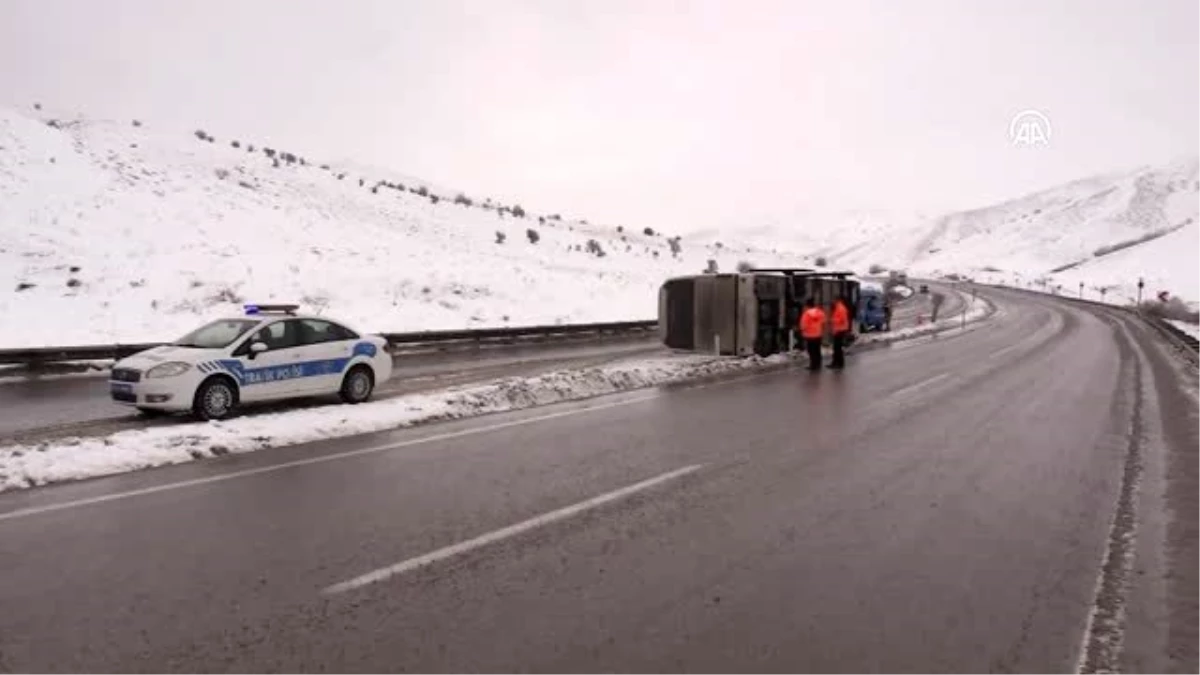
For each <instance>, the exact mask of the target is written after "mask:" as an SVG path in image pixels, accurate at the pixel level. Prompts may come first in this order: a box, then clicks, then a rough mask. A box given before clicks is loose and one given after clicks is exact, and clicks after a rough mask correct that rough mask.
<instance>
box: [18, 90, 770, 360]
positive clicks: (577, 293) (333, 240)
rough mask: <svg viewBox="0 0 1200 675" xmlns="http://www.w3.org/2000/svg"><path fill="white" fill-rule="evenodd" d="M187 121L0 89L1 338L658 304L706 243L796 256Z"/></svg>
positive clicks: (391, 326)
mask: <svg viewBox="0 0 1200 675" xmlns="http://www.w3.org/2000/svg"><path fill="white" fill-rule="evenodd" d="M51 123H52V124H53V126H51ZM202 135H203V136H205V137H206V138H207V137H210V136H208V135H207V134H202ZM200 136H201V135H199V134H196V133H194V132H193V131H189V130H178V129H176V130H164V129H156V128H155V127H154V126H153V123H152V121H148V120H147V121H145V123H142V122H140V121H139V122H137V123H136V124H135V121H133V120H125V121H95V120H91V121H88V120H71V119H70V118H69V117H67V116H63V115H51V114H49V113H47V112H45V111H25V112H18V111H15V110H12V109H3V108H0V284H4V286H0V319H2V323H3V325H4V331H3V332H2V333H0V347H15V346H26V345H30V346H32V345H45V344H53V345H69V344H94V343H109V342H113V341H153V340H162V339H173V338H175V337H178V336H179V335H181V334H183V333H184V332H186V331H187V330H190V329H191V328H192V327H194V326H195V325H196V324H197V323H198V322H200V321H202V320H204V319H206V318H207V317H210V316H213V315H219V314H223V313H227V312H230V311H234V312H236V311H240V305H239V303H241V302H242V301H245V302H268V301H276V302H281V301H298V302H301V303H303V304H304V305H306V306H307V307H313V308H317V309H321V308H324V311H325V312H327V313H328V314H330V315H333V316H337V317H339V318H342V319H344V320H346V321H349V322H352V323H353V324H355V325H358V326H360V327H362V328H363V329H365V330H376V331H404V330H424V329H439V328H463V327H481V326H501V325H527V324H542V323H556V322H564V323H567V322H585V321H607V320H613V321H617V320H629V319H637V318H653V317H654V316H655V315H656V312H657V290H658V287H659V285H660V284H661V283H662V281H663V280H664V279H665V278H667V277H668V276H671V275H675V274H692V273H698V272H700V271H701V270H703V269H704V268H705V266H706V263H707V260H708V259H710V258H715V259H717V260H718V262H719V265H720V268H721V269H723V270H728V269H732V268H733V267H734V266H736V264H737V262H738V261H739V260H740V259H743V258H750V259H753V260H755V261H756V262H759V263H778V264H786V263H789V262H793V261H789V260H787V259H786V258H784V257H780V256H773V255H772V254H770V253H769V252H767V251H753V250H747V249H745V248H744V247H743V248H741V249H740V250H734V249H733V247H728V246H726V247H722V248H720V249H716V248H713V247H708V246H704V245H701V244H698V243H693V242H691V241H688V240H684V241H682V242H680V244H679V247H680V250H679V253H678V256H675V255H674V254H673V252H672V246H671V243H670V242H669V236H670V233H666V234H664V233H659V232H654V233H653V234H652V235H647V234H645V233H644V232H643V231H641V230H639V231H636V232H633V231H625V230H624V228H621V229H620V230H619V229H618V228H617V227H616V226H611V225H596V224H591V225H589V224H587V223H585V222H569V221H564V220H558V219H555V218H552V217H551V216H552V215H553V214H542V215H539V214H537V213H536V212H535V210H534V208H533V207H535V206H536V205H533V204H526V205H523V206H524V210H525V211H527V214H526V216H525V217H523V218H522V217H517V216H516V215H514V213H513V212H514V211H515V210H516V209H515V208H514V207H515V206H516V205H513V204H506V205H500V204H490V205H485V203H486V202H487V199H486V198H485V197H481V196H479V195H472V199H473V202H474V205H473V206H466V205H463V204H456V203H454V198H455V196H456V195H457V193H456V192H451V191H449V190H445V189H442V188H438V187H433V186H430V185H428V184H425V183H419V182H418V181H416V180H415V179H407V178H405V177H404V176H403V175H402V174H399V173H389V172H386V171H384V170H376V169H373V168H370V167H363V166H359V165H353V164H351V163H349V162H330V163H325V162H323V161H322V160H321V159H319V158H307V157H303V156H302V153H301V152H300V151H299V149H292V151H291V152H293V153H296V154H297V155H300V156H299V157H295V158H294V161H287V160H286V159H281V160H280V161H276V160H275V159H272V157H269V156H268V155H267V154H266V148H264V147H263V146H262V145H261V144H258V143H256V141H255V139H246V138H242V139H233V138H217V139H214V140H212V141H207V140H203V139H202V138H201V137H200ZM235 140H237V141H238V146H239V147H236V148H235V147H233V142H234V141H235ZM272 150H273V154H274V155H275V157H276V158H282V157H283V156H284V153H285V151H284V150H282V149H278V148H274V149H272ZM288 154H291V153H288ZM381 182H382V183H383V184H380V183H381ZM418 191H420V192H426V191H429V195H428V196H423V195H422V194H419V193H418ZM435 200H436V203H434V202H435ZM502 208H503V209H504V210H503V211H502V210H501V209H502ZM531 232H532V234H530V233H531ZM500 235H503V236H504V241H503V243H497V242H498V237H499V236H500ZM534 238H536V243H535V242H534V241H531V239H534ZM589 242H594V244H592V249H591V251H589ZM597 247H598V248H597Z"/></svg>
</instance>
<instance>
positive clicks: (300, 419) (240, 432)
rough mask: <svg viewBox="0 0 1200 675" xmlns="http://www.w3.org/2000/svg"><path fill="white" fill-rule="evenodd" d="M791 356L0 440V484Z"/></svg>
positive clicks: (900, 334) (397, 423)
mask: <svg viewBox="0 0 1200 675" xmlns="http://www.w3.org/2000/svg"><path fill="white" fill-rule="evenodd" d="M991 312H992V308H991V307H990V305H988V304H987V303H986V302H984V301H982V300H979V301H977V302H975V303H974V305H973V306H972V307H971V308H970V309H969V310H968V311H967V316H966V320H967V322H968V323H973V322H975V321H978V320H980V319H982V318H984V317H986V316H988V315H989V314H991ZM961 322H962V317H961V315H955V316H953V317H947V318H944V319H942V320H941V321H938V322H936V323H928V324H924V325H921V326H912V327H909V328H904V329H901V330H896V331H892V332H889V333H878V334H871V335H865V336H862V337H861V338H860V340H859V341H860V343H862V344H863V345H869V344H873V343H889V342H894V341H896V340H903V339H908V338H914V337H919V336H921V335H927V334H929V333H935V332H939V331H944V330H947V329H951V328H953V327H954V326H956V325H958V324H960V323H961ZM851 353H853V350H852V352H851ZM792 358H799V359H803V358H804V357H803V353H802V352H799V351H797V352H793V354H792V355H791V356H788V355H783V354H777V355H775V356H771V357H768V358H761V357H757V356H754V357H748V358H742V357H717V356H711V355H702V354H694V355H672V356H664V357H660V358H654V359H642V360H631V361H625V362H620V363H616V364H612V365H607V366H602V367H595V368H583V369H575V370H561V371H555V372H551V373H546V374H543V375H538V376H535V377H529V378H509V379H504V380H499V381H497V382H494V383H490V384H486V385H476V386H471V387H464V388H457V389H449V390H444V391H440V392H433V393H425V394H411V395H407V396H400V397H396V398H390V399H385V400H380V401H375V402H372V403H367V404H364V405H359V406H346V405H329V406H324V407H318V408H308V409H303V410H293V411H288V412H281V413H272V414H263V415H254V416H247V417H240V418H237V419H232V420H228V421H225V422H210V423H200V422H196V423H185V424H179V425H172V426H166V427H154V428H149V429H134V430H129V431H122V432H118V433H115V434H112V435H109V436H104V437H94V438H68V439H59V440H55V441H51V442H44V443H38V444H29V445H13V446H7V447H0V492H4V491H7V490H14V489H20V488H29V487H35V486H38V485H46V484H49V483H58V482H63V481H70V480H79V479H83V478H92V477H96V476H105V475H110V474H116V473H122V472H126V471H134V470H137V469H145V468H150V467H155V466H164V465H168V464H179V463H182V462H189V461H192V460H197V459H203V458H205V457H216V456H221V455H226V454H230V453H245V452H254V451H255V450H261V449H265V448H274V447H283V446H289V445H297V444H300V443H307V442H311V441H319V440H323V439H330V438H339V437H344V436H353V435H357V434H366V433H371V432H376V431H387V430H390V429H397V428H403V427H410V426H414V425H417V424H423V423H429V422H437V421H444V420H453V419H461V418H466V417H474V416H477V415H483V414H487V413H499V412H507V411H513V410H522V409H526V408H534V407H537V406H544V405H549V404H553V403H561V402H566V401H578V400H582V399H586V398H592V397H595V396H602V395H604V394H612V393H617V392H622V391H630V390H634V389H642V388H646V387H653V386H657V385H663V384H671V383H676V382H682V381H686V380H693V379H697V378H703V377H707V376H713V375H722V374H727V373H734V372H738V371H750V370H754V369H760V368H763V367H767V366H771V365H783V364H787V363H789V362H790V361H791V360H792Z"/></svg>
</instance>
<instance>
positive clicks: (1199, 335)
mask: <svg viewBox="0 0 1200 675" xmlns="http://www.w3.org/2000/svg"><path fill="white" fill-rule="evenodd" d="M1167 323H1169V324H1171V325H1172V326H1175V327H1176V328H1178V329H1179V330H1181V331H1183V332H1184V333H1187V334H1188V335H1190V336H1192V337H1193V338H1195V339H1197V340H1200V325H1197V324H1194V323H1188V322H1186V321H1176V320H1175V319H1167Z"/></svg>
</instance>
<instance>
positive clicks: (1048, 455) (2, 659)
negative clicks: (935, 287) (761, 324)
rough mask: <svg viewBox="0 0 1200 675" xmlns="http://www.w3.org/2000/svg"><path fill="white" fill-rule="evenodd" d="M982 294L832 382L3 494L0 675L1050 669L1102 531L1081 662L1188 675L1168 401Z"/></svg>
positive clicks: (661, 395)
mask: <svg viewBox="0 0 1200 675" xmlns="http://www.w3.org/2000/svg"><path fill="white" fill-rule="evenodd" d="M988 297H989V298H991V299H992V300H993V301H994V302H995V303H996V304H997V306H998V315H997V316H996V317H995V318H994V321H993V323H992V324H991V325H990V326H989V328H988V329H987V330H974V331H971V332H968V333H966V334H963V335H958V336H955V335H953V334H945V335H943V336H942V337H940V338H938V339H936V340H932V341H928V342H921V343H913V344H910V345H907V346H904V345H903V343H901V344H898V345H896V346H893V347H892V348H889V349H880V350H876V351H872V352H866V353H861V354H858V355H855V356H854V357H853V358H852V360H851V362H850V367H849V369H848V370H846V371H844V372H841V373H836V372H828V371H827V372H822V373H820V374H810V373H807V372H803V371H801V370H795V369H793V370H786V371H782V372H774V373H768V374H763V375H758V376H753V377H741V378H738V379H733V380H722V381H713V382H709V383H706V384H704V385H702V386H698V387H675V388H671V389H663V390H657V391H643V392H633V393H630V394H627V395H621V396H615V397H606V398H603V399H597V400H594V401H592V402H586V403H579V404H572V405H566V406H555V407H551V408H542V409H538V410H533V411H525V412H523V413H519V414H514V415H503V416H492V417H487V418H480V419H476V420H472V421H466V422H460V423H454V424H447V425H439V426H435V427H427V428H422V429H414V430H407V431H404V432H398V433H391V434H379V435H374V436H370V437H358V438H352V439H344V440H340V441H334V442H326V443H318V444H312V445H308V446H302V447H297V448H292V449H283V450H275V451H266V452H260V453H256V454H253V455H246V456H240V457H226V458H222V459H220V460H215V461H206V462H202V463H196V464H192V465H186V466H178V467H171V468H166V469H161V470H153V471H145V472H140V473H136V474H129V475H126V476H119V477H113V478H107V479H100V480H95V481H88V482H85V483H79V484H74V485H63V486H57V487H51V488H46V489H38V490H32V491H26V492H21V493H9V494H3V495H0V669H9V670H16V671H64V670H66V671H70V670H76V671H93V672H94V671H155V672H163V671H167V672H174V671H222V672H224V671H289V672H293V671H306V672H307V671H371V672H393V671H412V670H416V671H454V672H465V671H481V670H482V671H538V672H545V671H554V672H563V671H568V672H579V671H619V672H628V671H639V672H653V671H672V672H674V671H704V672H718V671H719V672H741V671H750V672H753V671H761V672H778V671H789V672H795V671H825V672H847V671H851V672H865V671H877V670H885V671H899V672H906V671H921V672H979V671H1018V672H1019V671H1036V672H1047V671H1048V672H1061V671H1074V670H1075V668H1076V665H1077V662H1078V659H1079V656H1080V651H1081V646H1082V645H1087V644H1089V643H1090V642H1091V641H1090V640H1088V639H1086V636H1087V634H1088V628H1089V616H1091V614H1092V610H1093V607H1094V606H1095V604H1096V600H1097V587H1098V583H1097V580H1098V578H1101V579H1102V580H1103V577H1100V568H1101V561H1102V560H1103V559H1104V557H1105V555H1106V551H1107V550H1108V547H1109V545H1110V541H1111V540H1114V539H1115V540H1117V541H1125V542H1128V541H1136V550H1137V554H1138V555H1137V561H1136V563H1135V564H1134V566H1133V567H1132V568H1131V569H1130V571H1129V574H1128V575H1127V576H1122V579H1123V582H1122V583H1124V584H1125V586H1122V584H1120V583H1118V584H1117V585H1116V586H1115V587H1116V588H1117V589H1118V590H1120V589H1121V588H1125V587H1127V588H1126V590H1125V591H1122V592H1120V593H1118V594H1117V595H1116V596H1112V597H1108V596H1102V597H1101V598H1100V599H1101V603H1100V604H1101V605H1104V606H1114V605H1119V606H1121V607H1122V608H1123V610H1124V611H1125V612H1126V613H1127V614H1128V615H1129V617H1130V619H1129V621H1128V622H1127V624H1128V625H1124V626H1122V625H1117V626H1116V627H1115V628H1111V629H1110V628H1109V627H1107V626H1106V625H1104V624H1103V622H1099V625H1093V632H1097V633H1098V635H1099V637H1103V638H1106V639H1107V638H1114V637H1120V638H1122V639H1123V650H1122V651H1121V652H1120V653H1119V654H1118V655H1117V656H1116V657H1113V658H1115V662H1114V663H1113V664H1111V665H1115V666H1119V667H1121V668H1122V669H1124V670H1142V671H1145V670H1175V671H1178V672H1186V671H1187V669H1188V668H1191V672H1195V660H1194V659H1195V605H1194V603H1191V604H1190V605H1189V603H1188V602H1186V601H1180V598H1184V599H1185V600H1186V599H1187V598H1194V597H1195V569H1196V560H1195V520H1194V515H1195V514H1194V512H1195V509H1194V499H1195V490H1194V480H1195V470H1194V469H1195V463H1196V462H1195V459H1196V447H1197V437H1196V418H1195V413H1196V407H1195V401H1194V399H1187V398H1186V397H1184V396H1183V395H1182V394H1181V393H1180V392H1179V390H1178V388H1177V386H1176V384H1175V380H1176V376H1175V374H1174V372H1173V371H1172V366H1171V364H1170V363H1169V362H1168V361H1167V360H1166V359H1165V358H1164V357H1163V356H1162V355H1161V354H1160V353H1159V352H1158V350H1157V348H1156V347H1155V346H1154V345H1153V344H1152V339H1151V338H1150V337H1149V334H1148V333H1144V332H1143V330H1142V329H1140V328H1139V327H1138V326H1135V325H1132V322H1127V321H1124V320H1122V319H1121V318H1119V317H1116V316H1108V315H1093V314H1090V313H1089V312H1088V311H1087V310H1084V309H1080V308H1076V307H1073V306H1069V305H1065V304H1061V303H1060V302H1058V301H1054V300H1050V299H1045V298H1030V297H1027V296H1024V295H1020V294H1014V293H1005V292H994V291H990V292H989V295H988ZM1139 383H1140V385H1141V386H1137V385H1138V384H1139ZM354 451H359V452H358V454H351V455H347V454H345V453H350V452H354ZM1130 458H1133V459H1134V460H1136V463H1137V466H1138V467H1140V469H1139V470H1140V471H1141V472H1142V474H1141V480H1140V492H1137V493H1135V499H1134V503H1135V504H1136V505H1138V507H1139V510H1138V512H1137V518H1136V520H1135V522H1136V528H1134V529H1130V530H1128V531H1126V530H1120V529H1118V530H1110V528H1111V527H1112V523H1113V515H1114V512H1115V511H1116V509H1117V505H1118V502H1119V497H1120V496H1121V494H1122V490H1123V477H1125V476H1127V475H1128V470H1127V467H1128V465H1129V461H1130ZM1189 464H1190V465H1191V466H1192V472H1191V474H1190V478H1189V477H1188V476H1187V472H1186V471H1184V470H1182V469H1180V467H1184V468H1186V467H1187V466H1188V465H1189ZM273 467H274V468H273ZM1168 467H1169V468H1171V469H1173V470H1171V471H1168V470H1167V469H1168ZM681 472H683V473H681ZM664 476H665V477H664ZM1181 476H1182V478H1181ZM656 478H657V479H661V480H660V482H657V483H655V484H652V485H650V486H648V487H644V488H638V487H637V486H638V484H639V483H641V482H642V481H647V480H655V479H656ZM1188 480H1190V481H1192V482H1191V484H1187V481H1188ZM1179 481H1184V482H1183V483H1180V482H1179ZM631 486H633V488H632V490H633V491H632V492H631V493H629V492H628V491H629V490H630V489H631ZM131 490H137V491H139V492H132V493H131V492H130V491H131ZM622 490H626V493H622V492H621V491H622ZM1189 494H1190V498H1191V499H1192V505H1193V508H1192V509H1191V518H1192V519H1191V520H1190V521H1189V520H1188V519H1187V518H1184V517H1182V516H1179V515H1178V514H1176V515H1175V516H1171V515H1170V514H1171V512H1172V508H1171V507H1172V505H1173V504H1176V502H1177V501H1178V500H1181V499H1182V500H1185V499H1186V498H1187V497H1188V495H1189ZM598 496H606V498H607V499H608V501H606V502H605V503H602V504H599V505H594V506H592V507H588V503H587V500H591V499H594V498H596V497H598ZM94 499H99V500H101V501H87V500H94ZM581 504H582V506H580V505H581ZM572 507H575V508H574V510H571V508H572ZM22 509H24V511H22ZM47 509H50V510H47ZM563 509H567V511H563ZM3 514H8V515H3ZM547 514H549V515H547ZM555 514H558V515H555ZM538 518H541V520H537V519H538ZM531 519H532V521H531ZM531 522H532V525H531V524H530V523H531ZM518 524H523V525H520V526H519V527H518V531H515V532H512V531H509V532H508V533H506V532H505V530H504V529H503V528H508V527H511V526H514V525H518ZM1131 534H1132V535H1134V536H1133V537H1131V536H1129V535H1131ZM488 535H491V536H492V539H491V540H488V541H484V542H482V543H480V542H478V541H476V542H475V543H472V540H473V539H474V538H478V537H481V536H485V537H486V536H488ZM463 542H467V543H466V544H465V545H463V546H462V549H463V550H457V551H456V550H453V549H452V550H449V551H447V550H446V547H451V546H454V545H460V544H463ZM1189 542H1190V544H1189ZM475 544H478V545H477V546H476V545H475ZM1189 546H1190V547H1191V548H1189ZM430 553H433V556H432V559H431V560H430V561H429V563H428V564H427V565H424V566H418V567H416V568H414V569H407V570H401V571H400V572H399V573H398V574H396V575H395V576H391V577H388V578H385V579H382V580H379V581H377V582H374V583H366V584H365V585H362V586H357V587H353V588H350V589H348V590H344V591H340V592H323V591H324V590H326V589H329V588H330V587H331V586H336V585H337V584H343V583H345V582H348V581H352V580H354V579H356V578H358V577H360V575H364V574H367V573H369V572H372V571H374V570H378V569H380V568H387V567H388V566H392V565H395V564H397V563H401V562H402V561H411V560H412V559H414V558H416V557H418V556H423V555H426V554H430ZM418 562H420V561H419V560H418ZM1189 565H1190V567H1189ZM1188 569H1190V570H1191V572H1190V576H1189V573H1188V572H1187V570H1188ZM1131 579H1132V581H1131ZM1188 584H1191V587H1190V589H1191V590H1190V592H1189V591H1188ZM1100 587H1101V588H1102V589H1103V588H1104V587H1105V585H1104V584H1100ZM1189 593H1190V594H1189ZM1092 624H1096V622H1092ZM1106 631H1107V632H1106ZM1189 650H1190V651H1189ZM1168 654H1173V655H1174V657H1173V658H1174V660H1172V659H1171V658H1169V657H1168V656H1167V655H1168ZM1101 665H1104V664H1101Z"/></svg>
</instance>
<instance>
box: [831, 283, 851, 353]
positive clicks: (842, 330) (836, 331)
mask: <svg viewBox="0 0 1200 675" xmlns="http://www.w3.org/2000/svg"><path fill="white" fill-rule="evenodd" d="M848 337H850V303H848V302H846V299H845V298H838V299H836V300H834V301H833V362H832V363H830V364H829V367H830V368H845V367H846V339H847V338H848Z"/></svg>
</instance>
